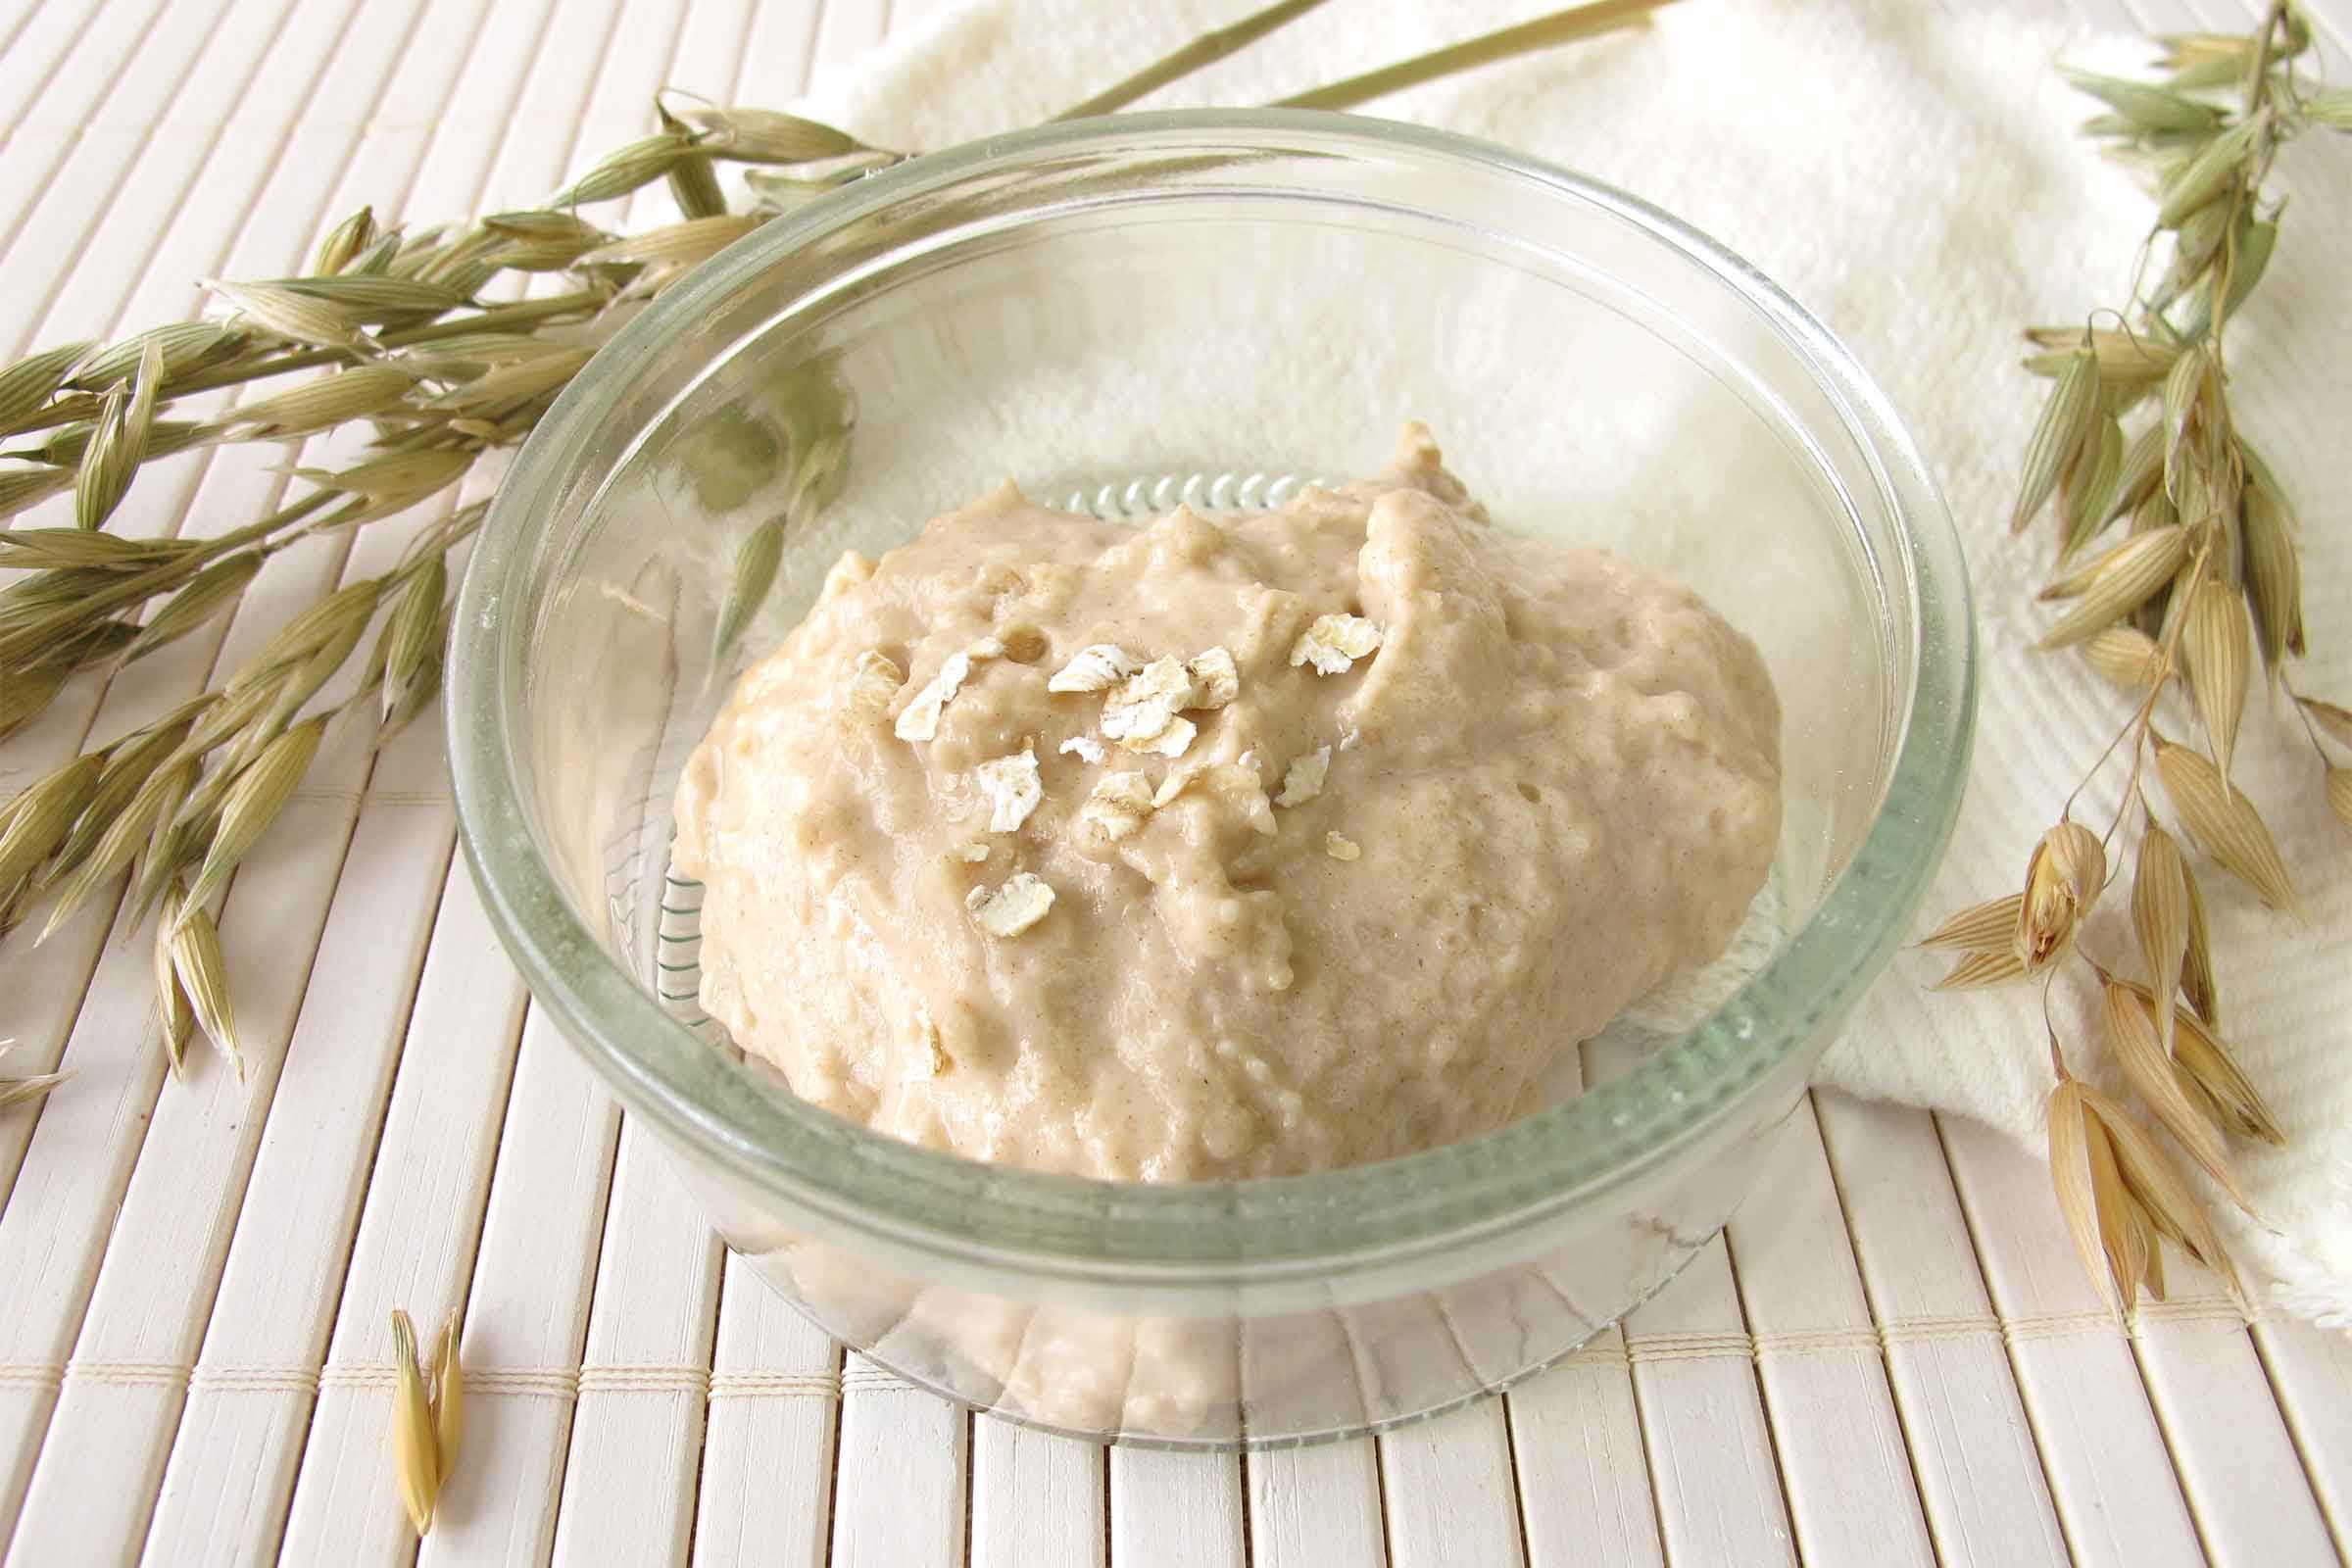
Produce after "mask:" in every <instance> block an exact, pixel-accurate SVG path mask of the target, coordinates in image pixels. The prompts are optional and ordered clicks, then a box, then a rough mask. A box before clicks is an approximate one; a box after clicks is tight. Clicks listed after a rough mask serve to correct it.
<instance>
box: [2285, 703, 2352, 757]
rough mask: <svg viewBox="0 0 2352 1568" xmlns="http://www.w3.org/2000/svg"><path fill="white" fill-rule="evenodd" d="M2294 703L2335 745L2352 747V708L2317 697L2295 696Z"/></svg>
mask: <svg viewBox="0 0 2352 1568" xmlns="http://www.w3.org/2000/svg"><path fill="white" fill-rule="evenodd" d="M2295 703H2296V705H2297V706H2298V707H2300V708H2301V709H2302V710H2303V711H2304V713H2305V714H2307V715H2308V716H2309V717H2310V719H2311V721H2312V722H2313V723H2315V724H2317V725H2319V726H2320V728H2321V729H2322V730H2323V731H2324V732H2325V733H2326V734H2327V737H2328V738H2329V739H2331V740H2333V741H2334V742H2335V743H2336V745H2338V746H2344V747H2352V708H2339V707H2337V706H2336V705H2335V704H2333V703H2324V702H2322V701H2320V700H2319V699H2318V698H2317V697H2297V698H2296V699H2295Z"/></svg>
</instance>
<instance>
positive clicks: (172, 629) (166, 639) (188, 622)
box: [123, 550, 262, 663]
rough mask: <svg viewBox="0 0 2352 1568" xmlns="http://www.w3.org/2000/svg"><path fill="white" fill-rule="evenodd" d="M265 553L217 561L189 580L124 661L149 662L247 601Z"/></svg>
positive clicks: (133, 644)
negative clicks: (150, 656)
mask: <svg viewBox="0 0 2352 1568" xmlns="http://www.w3.org/2000/svg"><path fill="white" fill-rule="evenodd" d="M261 569H262V553H261V552H260V551H258V550H246V551H240V552H239V553H238V554H236V555H233V556H226V557H223V558H222V559H221V560H219V561H216V562H214V563H213V564H211V565H209V566H207V567H205V568H204V569H203V570H202V571H199V572H198V573H196V575H195V576H193V577H190V578H189V579H188V584H187V586H186V587H184V588H182V589H180V590H179V592H177V593H175V594H173V595H172V597H171V598H170V599H167V600H165V601H164V608H163V609H161V610H159V611H157V612H156V613H155V614H154V616H153V617H152V618H151V619H149V620H148V622H147V624H146V625H144V626H142V627H140V628H139V633H138V635H137V636H136V637H133V638H132V639H131V640H130V646H129V647H128V648H126V649H124V650H123V662H124V663H129V662H132V661H134V660H140V659H145V658H146V657H147V656H148V655H149V654H152V653H154V652H155V651H156V650H157V649H159V648H162V647H163V646H165V645H166V644H167V643H171V642H174V641H176V640H178V639H179V638H181V637H185V636H186V635H187V634H188V633H189V632H192V631H194V630H195V629H196V628H197V627H199V626H201V625H203V624H204V623H205V622H207V621H209V620H211V619H212V618H213V617H214V616H216V615H218V614H220V613H221V612H222V611H224V610H228V609H230V608H231V607H233V606H234V605H235V604H236V603H237V602H238V601H239V600H241V599H242V598H244V596H245V590H246V588H247V587H248V586H249V585H250V584H251V583H252V582H253V579H254V578H255V577H257V576H259V575H260V574H261Z"/></svg>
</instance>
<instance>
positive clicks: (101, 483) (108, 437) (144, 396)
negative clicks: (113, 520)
mask: <svg viewBox="0 0 2352 1568" xmlns="http://www.w3.org/2000/svg"><path fill="white" fill-rule="evenodd" d="M163 378H164V359H163V350H162V349H160V348H158V347H157V346H156V345H155V344H154V343H153V342H150V343H149V344H148V345H147V346H146V348H145V349H144V350H143V351H142V352H141V353H140V355H139V368H138V369H137V370H136V371H135V372H134V373H133V374H132V376H131V378H130V387H129V390H128V391H127V392H125V391H123V389H122V388H117V389H116V390H114V391H112V392H109V393H108V394H107V395H106V404H105V407H104V409H103V410H102V411H101V412H100V414H99V416H98V424H97V428H96V429H94V430H92V431H91V432H90V440H89V445H88V446H87V447H85V448H84V449H83V450H82V453H81V470H80V472H79V473H78V474H76V475H75V476H74V481H73V523H74V526H76V527H79V528H85V529H91V530H95V529H98V528H101V527H103V526H105V524H106V519H107V518H109V517H111V516H113V515H114V512H115V508H117V507H118V506H120V505H122V503H123V495H124V494H125V493H126V492H128V491H129V489H130V481H131V476H132V475H133V474H135V473H137V472H138V468H139V465H140V464H142V463H144V462H145V461H147V447H148V438H149V437H150V436H151V435H152V434H153V433H154V429H155V400H156V394H157V392H158V390H159V389H160V388H161V385H162V382H163Z"/></svg>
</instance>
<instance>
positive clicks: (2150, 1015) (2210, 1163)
mask: <svg viewBox="0 0 2352 1568" xmlns="http://www.w3.org/2000/svg"><path fill="white" fill-rule="evenodd" d="M2099 989H2100V1000H2101V1006H2102V1011H2103V1013H2104V1015H2105V1018H2106V1024H2107V1046H2108V1049H2109V1050H2110V1051H2111V1052H2113V1053H2114V1055H2115V1060H2116V1065H2118V1066H2120V1067H2121V1068H2123V1070H2124V1076H2125V1078H2126V1079H2128V1080H2129V1081H2130V1082H2131V1087H2132V1089H2133V1090H2134V1091H2135V1092H2136V1093H2137V1094H2138V1096H2139V1098H2140V1100H2141V1101H2142V1102H2143V1103H2145V1104H2146V1105H2147V1107H2148V1109H2149V1110H2150V1111H2152V1112H2154V1113H2155V1117H2156V1120H2157V1122H2158V1124H2159V1125H2161V1126H2162V1127H2163V1128H2164V1130H2165V1131H2166V1132H2168V1133H2171V1134H2172V1135H2173V1142H2175V1143H2176V1144H2179V1145H2180V1148H2181V1150H2182V1151H2183V1152H2185V1153H2186V1154H2187V1155H2188V1157H2189V1158H2190V1159H2192V1160H2194V1161H2195V1162H2196V1164H2197V1166H2198V1168H2199V1169H2201V1170H2203V1171H2204V1172H2205V1174H2206V1175H2208V1176H2210V1177H2212V1178H2213V1181H2214V1185H2216V1186H2218V1187H2220V1188H2221V1189H2222V1191H2224V1192H2226V1193H2228V1194H2229V1196H2230V1197H2231V1198H2232V1199H2234V1200H2235V1201H2236V1202H2237V1204H2238V1206H2239V1207H2240V1208H2243V1209H2245V1210H2246V1211H2247V1212H2249V1213H2251V1212H2252V1211H2253V1203H2252V1202H2251V1201H2249V1200H2248V1199H2247V1197H2246V1191H2245V1189H2244V1188H2243V1187H2241V1186H2239V1185H2238V1181H2237V1177H2236V1175H2235V1173H2234V1172H2232V1171H2231V1170H2230V1169H2229V1151H2228V1149H2227V1148H2226V1147H2225V1146H2224V1145H2223V1142H2222V1130H2221V1128H2220V1127H2219V1126H2217V1125H2215V1123H2214V1122H2213V1121H2212V1120H2210V1119H2209V1118H2208V1117H2207V1116H2206V1114H2205V1112H2204V1109H2203V1107H2201V1106H2200V1105H2199V1104H2197V1103H2196V1102H2195V1101H2193V1100H2191V1099H2190V1098H2189V1096H2188V1095H2187V1093H2186V1092H2185V1091H2184V1090H2183V1089H2182V1088H2181V1087H2180V1077H2179V1076H2178V1075H2177V1074H2176V1073H2175V1072H2174V1070H2173V1058H2172V1056H2171V1055H2170V1054H2167V1053H2166V1051H2165V1049H2164V1045H2163V1043H2162V1042H2161V1041H2160V1040H2159V1039H2158V1038H2157V1033H2156V1029H2157V1025H2156V1012H2157V1009H2156V1008H2155V1007H2154V1006H2153V1005H2151V1004H2150V1003H2149V1001H2148V999H2147V998H2145V997H2144V996H2142V995H2141V994H2140V993H2139V992H2137V991H2136V990H2134V989H2132V988H2131V987H2127V986H2126V985H2125V984H2124V983H2123V982H2122V981H2120V980H2118V979H2116V978H2115V977H2114V976H2113V975H2110V974H2106V973H2104V972H2102V973H2101V975H2100V977H2099Z"/></svg>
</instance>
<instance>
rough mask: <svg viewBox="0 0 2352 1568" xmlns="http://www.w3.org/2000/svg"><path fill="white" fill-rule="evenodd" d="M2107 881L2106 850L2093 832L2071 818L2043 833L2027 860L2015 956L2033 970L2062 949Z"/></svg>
mask: <svg viewBox="0 0 2352 1568" xmlns="http://www.w3.org/2000/svg"><path fill="white" fill-rule="evenodd" d="M2106 881H2107V850H2106V847H2105V846H2104V845H2102V844H2101V843H2100V842H2099V836H2098V835H2097V834H2096V833H2093V832H2092V831H2091V830H2090V829H2088V828H2086V827H2084V826H2083V825H2082V823H2080V822H2077V821H2073V820H2071V819H2070V820H2067V821H2063V822H2060V823H2059V824H2058V825H2057V826H2056V827H2053V828H2051V829H2050V830H2049V831H2048V832H2047V833H2044V834H2043V835H2042V836H2041V842H2040V843H2039V844H2036V845H2035V846H2034V855H2033V858H2031V859H2029V860H2028V861H2027V862H2026V890H2025V895H2024V897H2023V898H2022V899H2021V900H2020V901H2019V904H2018V911H2017V926H2016V936H2015V950H2014V951H2015V953H2016V956H2017V960H2018V962H2019V963H2021V964H2023V965H2024V966H2025V968H2026V969H2027V970H2028V971H2032V970H2035V969H2039V968H2041V967H2043V966H2044V965H2046V964H2047V963H2049V961H2050V960H2051V959H2052V958H2055V957H2056V956H2058V955H2059V954H2061V953H2063V952H2065V951H2066V947H2067V944H2069V943H2070V942H2072V941H2073V940H2074V936H2075V928H2076V926H2077V925H2079V924H2080V923H2081V922H2082V916H2083V915H2084V914H2085V913H2087V912H2088V911H2089V909H2090V907H2091V906H2092V905H2093V904H2095V903H2097V902H2098V897H2099V890H2100V888H2101V887H2103V886H2104V885H2105V884H2106Z"/></svg>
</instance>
